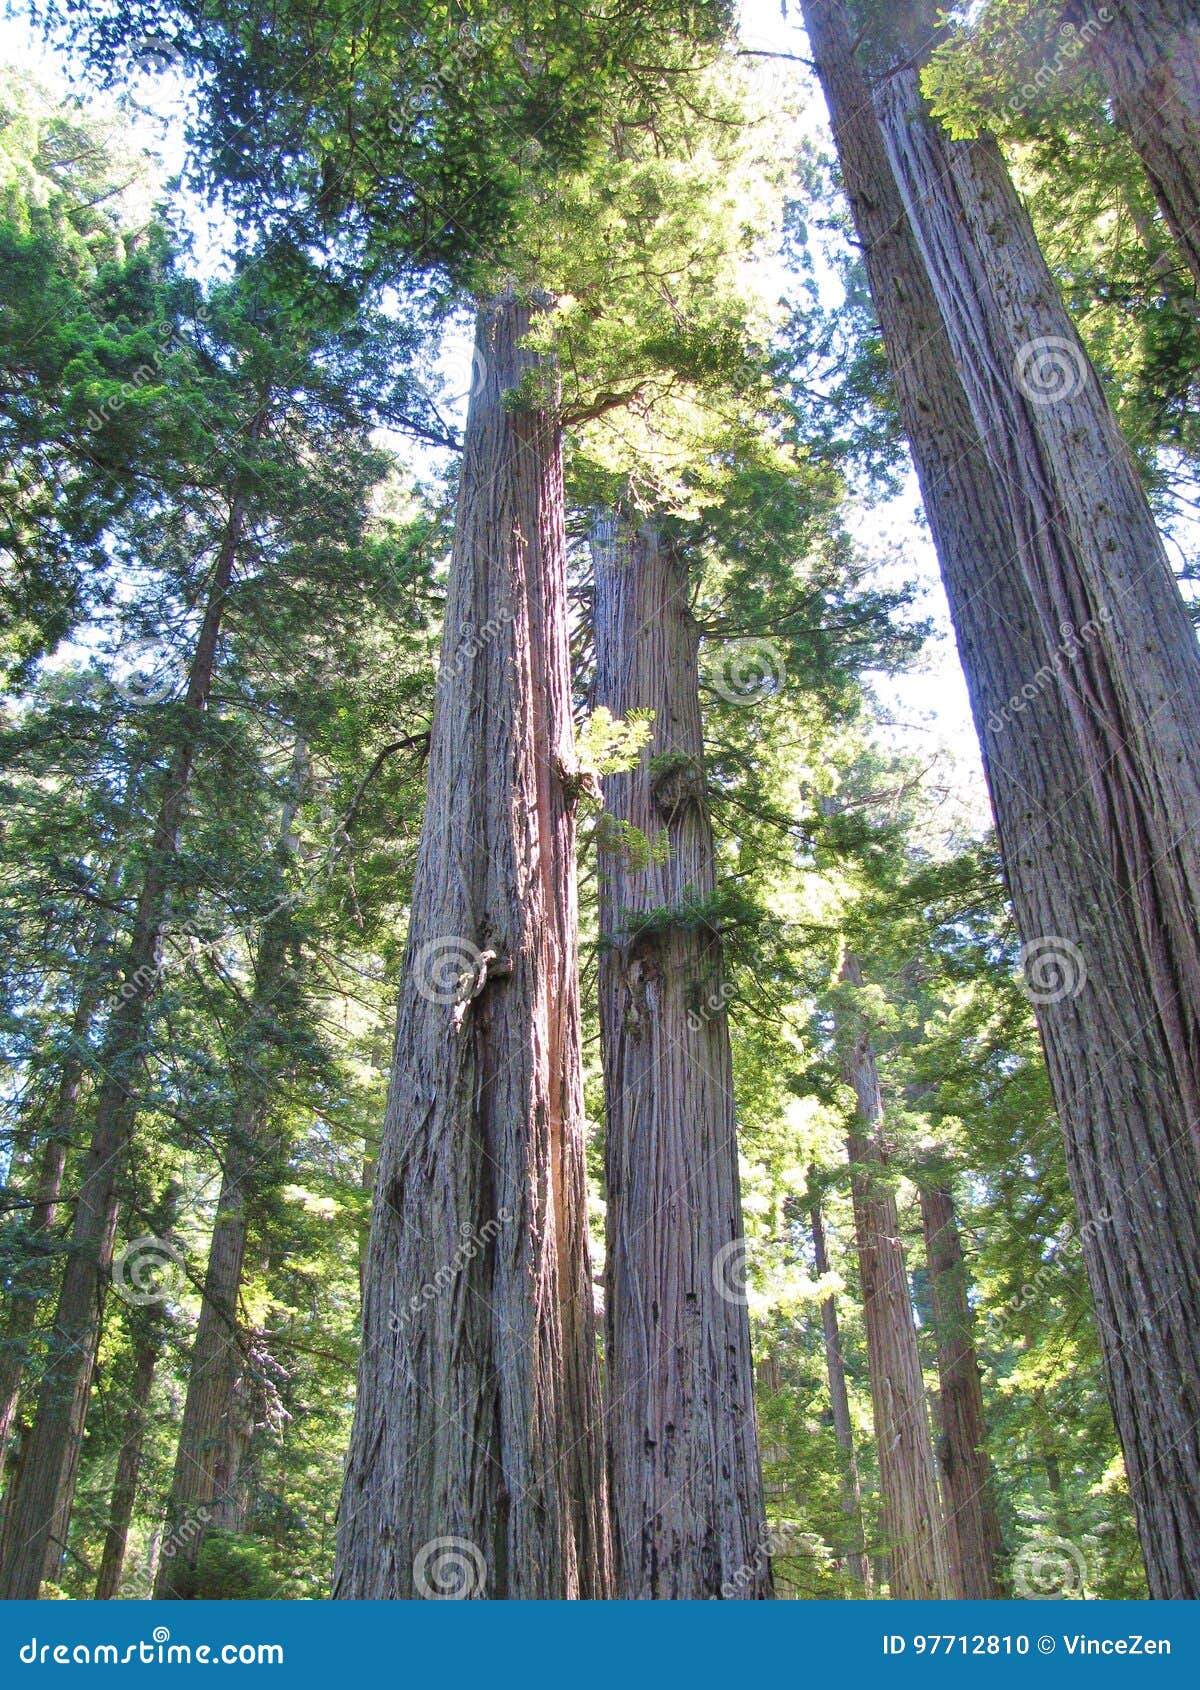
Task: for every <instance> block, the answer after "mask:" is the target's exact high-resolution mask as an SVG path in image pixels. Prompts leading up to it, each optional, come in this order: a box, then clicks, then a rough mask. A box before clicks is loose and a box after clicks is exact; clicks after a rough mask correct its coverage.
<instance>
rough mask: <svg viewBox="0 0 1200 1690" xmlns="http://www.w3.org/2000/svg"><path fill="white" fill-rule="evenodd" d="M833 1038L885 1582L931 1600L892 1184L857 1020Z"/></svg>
mask: <svg viewBox="0 0 1200 1690" xmlns="http://www.w3.org/2000/svg"><path fill="white" fill-rule="evenodd" d="M841 977H842V980H843V981H844V982H846V983H847V984H849V985H851V986H861V985H862V980H863V977H862V967H861V964H860V963H859V961H858V958H857V957H856V956H855V955H854V954H853V952H849V951H848V952H847V953H846V957H845V960H844V962H843V964H842V976H841ZM843 1038H844V1048H843V1054H842V1077H843V1079H844V1080H845V1082H846V1084H847V1085H849V1086H853V1088H854V1095H855V1097H856V1099H857V1102H858V1109H857V1121H856V1125H855V1127H854V1130H853V1131H852V1132H851V1133H850V1134H849V1135H848V1137H847V1141H846V1149H847V1153H848V1155H849V1158H850V1189H851V1194H852V1196H853V1199H854V1231H855V1237H856V1239H857V1241H858V1267H859V1278H860V1281H861V1287H862V1304H863V1325H864V1326H865V1327H866V1333H867V1360H868V1365H869V1367H870V1370H871V1405H872V1410H873V1418H874V1422H875V1447H876V1451H877V1455H878V1460H879V1491H880V1496H881V1498H882V1501H883V1529H884V1537H885V1540H886V1544H885V1550H886V1554H887V1563H888V1589H889V1591H890V1594H891V1596H892V1597H893V1599H894V1600H897V1601H917V1600H939V1599H942V1598H945V1597H948V1596H950V1595H951V1594H952V1593H951V1589H950V1573H949V1564H948V1561H947V1555H946V1534H945V1525H944V1522H943V1518H942V1502H941V1497H940V1496H939V1495H938V1483H937V1471H936V1469H935V1467H934V1460H933V1441H932V1438H931V1437H930V1428H929V1403H928V1401H927V1399H926V1395H925V1378H924V1375H923V1373H922V1371H921V1355H920V1351H919V1349H918V1347H917V1329H916V1324H915V1322H914V1319H913V1307H912V1292H911V1290H910V1288H909V1283H908V1268H907V1266H906V1264H905V1260H904V1245H903V1242H902V1240H901V1238H900V1220H899V1217H898V1215H897V1212H896V1193H895V1190H894V1189H893V1187H892V1185H891V1183H890V1181H889V1179H888V1175H887V1151H886V1147H885V1145H884V1139H883V1121H884V1110H883V1092H882V1089H881V1087H880V1084H879V1067H878V1064H877V1062H876V1060H875V1050H874V1046H873V1045H872V1043H871V1038H870V1034H869V1032H868V1031H867V1030H866V1029H865V1028H859V1027H855V1028H853V1030H851V1031H850V1032H849V1034H848V1036H847V1034H846V1032H845V1030H844V1029H843Z"/></svg>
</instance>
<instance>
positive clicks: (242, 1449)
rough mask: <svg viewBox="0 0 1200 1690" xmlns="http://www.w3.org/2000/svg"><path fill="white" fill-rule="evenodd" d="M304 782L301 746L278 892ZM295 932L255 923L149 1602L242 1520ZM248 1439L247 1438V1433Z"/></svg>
mask: <svg viewBox="0 0 1200 1690" xmlns="http://www.w3.org/2000/svg"><path fill="white" fill-rule="evenodd" d="M306 778H307V753H306V749H305V746H304V743H303V741H299V742H298V743H297V746H296V753H295V757H294V759H293V764H292V775H291V792H290V794H289V796H288V799H287V801H286V803H285V804H284V807H283V816H282V819H281V822H280V830H279V845H278V851H277V854H278V858H279V866H280V870H281V875H280V884H281V885H282V884H283V883H284V875H285V873H286V866H287V864H288V862H289V861H290V860H291V859H292V858H293V857H294V856H295V852H296V848H297V843H298V841H297V838H296V835H295V833H294V832H293V827H294V824H295V819H296V812H297V809H298V807H299V804H300V801H301V797H302V795H303V790H304V785H305V782H306ZM292 932H293V926H292V920H291V915H290V910H289V907H288V905H287V903H286V901H284V900H280V903H279V905H278V907H276V908H275V909H273V910H272V911H271V912H270V913H269V914H268V916H267V917H266V919H265V921H264V923H263V929H262V934H261V938H260V941H259V945H258V950H257V953H256V956H255V961H254V991H253V994H252V996H251V1001H250V1009H249V1013H248V1015H247V1020H246V1027H245V1029H244V1030H243V1032H242V1034H241V1035H240V1037H239V1040H238V1046H239V1049H238V1061H237V1067H238V1073H237V1086H236V1092H235V1097H234V1106H233V1114H232V1119H231V1122H230V1130H229V1134H228V1137H227V1139H226V1142H225V1163H224V1169H223V1172H222V1178H221V1193H220V1196H219V1198H218V1200H217V1214H216V1219H215V1221H214V1223H213V1231H212V1238H211V1240H210V1241H209V1250H208V1265H207V1268H206V1270H205V1276H204V1294H203V1298H202V1300H201V1304H200V1318H199V1321H198V1322H197V1326H196V1336H195V1339H194V1341H193V1344H192V1353H191V1358H190V1361H189V1364H188V1384H187V1396H186V1398H185V1401H184V1408H183V1421H182V1423H181V1426H180V1431H179V1444H178V1447H177V1450H176V1456H175V1469H174V1476H173V1478H172V1481H171V1493H170V1496H169V1498H168V1500H167V1513H166V1529H167V1535H168V1537H169V1538H170V1540H171V1541H172V1542H173V1543H174V1544H175V1545H176V1551H175V1554H174V1555H171V1556H164V1557H163V1558H162V1560H161V1561H160V1562H159V1569H158V1575H157V1579H156V1582H155V1587H154V1595H155V1597H156V1598H169V1597H176V1598H186V1597H189V1596H190V1595H191V1593H192V1585H193V1582H194V1578H195V1570H196V1563H197V1561H198V1560H199V1558H200V1551H201V1549H202V1548H203V1546H204V1538H205V1534H206V1532H208V1531H210V1530H214V1531H218V1530H219V1531H233V1530H236V1529H237V1527H238V1524H239V1522H240V1519H241V1517H242V1509H241V1505H240V1490H239V1485H238V1476H239V1470H240V1467H241V1464H242V1460H243V1459H244V1456H245V1453H246V1449H247V1445H248V1437H247V1432H248V1428H247V1426H246V1424H245V1417H244V1415H243V1414H241V1413H240V1412H239V1395H238V1392H239V1384H240V1382H241V1380H242V1375H243V1373H244V1370H245V1367H246V1357H245V1351H244V1346H243V1342H242V1338H241V1333H240V1330H239V1326H238V1297H239V1295H240V1292H241V1287H242V1273H243V1267H244V1263H245V1256H246V1240H247V1236H248V1234H249V1229H250V1196H251V1192H252V1188H253V1181H254V1176H255V1172H256V1170H257V1169H258V1167H259V1165H260V1163H261V1162H262V1159H263V1155H264V1152H265V1151H266V1149H267V1146H266V1144H265V1142H264V1137H265V1132H266V1126H267V1119H268V1111H269V1108H270V1104H271V1076H270V1068H269V1065H268V1063H267V1062H265V1061H264V1056H265V1054H266V1052H267V1047H268V1046H269V1045H270V1043H271V1042H272V1040H273V1039H274V1038H275V1037H276V1033H277V1025H278V1017H279V1015H280V1005H279V1002H278V1000H279V998H280V994H281V993H282V992H283V991H284V989H285V985H286V972H287V960H288V948H289V944H290V942H291V938H292ZM249 1430H252V1428H249Z"/></svg>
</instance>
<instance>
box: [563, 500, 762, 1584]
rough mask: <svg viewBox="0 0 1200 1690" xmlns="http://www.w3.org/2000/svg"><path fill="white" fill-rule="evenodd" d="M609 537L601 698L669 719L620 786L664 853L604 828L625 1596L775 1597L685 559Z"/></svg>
mask: <svg viewBox="0 0 1200 1690" xmlns="http://www.w3.org/2000/svg"><path fill="white" fill-rule="evenodd" d="M592 553H593V558H594V562H595V614H594V632H595V650H596V680H595V701H596V704H597V706H603V707H605V708H607V709H608V710H609V711H610V712H611V713H612V714H613V715H614V716H615V717H617V718H624V717H626V716H627V715H628V714H629V713H630V712H631V711H634V710H649V711H652V712H653V718H654V719H653V726H652V730H651V739H650V742H649V744H648V745H647V746H645V747H644V748H643V749H642V752H641V754H640V756H639V759H638V762H637V765H636V766H635V767H634V768H633V769H632V770H630V771H628V772H622V773H619V774H612V775H608V776H606V778H605V782H604V798H605V809H606V814H607V815H608V816H611V817H613V818H615V819H616V820H617V822H619V823H622V824H626V826H627V827H631V828H633V829H636V830H637V831H638V833H640V834H641V835H643V836H644V837H645V839H646V840H648V841H650V842H652V844H653V845H654V846H655V853H654V855H653V856H650V860H648V861H646V860H641V859H638V858H636V857H634V858H633V859H631V857H630V855H629V847H628V845H627V844H625V843H623V839H624V840H627V839H628V837H629V836H628V835H627V834H626V835H624V836H619V835H614V837H613V839H612V841H611V843H610V845H609V848H607V849H606V848H605V842H604V841H605V836H604V835H603V833H602V835H601V846H600V945H601V952H600V971H599V972H600V1026H601V1042H602V1051H603V1059H604V1085H605V1174H606V1198H607V1252H606V1267H605V1308H606V1329H607V1344H606V1348H605V1363H606V1374H607V1386H608V1389H607V1404H606V1422H607V1439H608V1460H609V1487H610V1496H611V1506H612V1518H613V1537H614V1554H615V1560H616V1567H617V1579H618V1585H617V1589H618V1595H619V1596H621V1597H623V1598H630V1599H676V1600H688V1601H702V1600H706V1599H710V1598H714V1597H720V1596H725V1597H738V1598H762V1597H769V1596H770V1595H771V1594H772V1587H771V1572H770V1559H769V1554H768V1550H767V1545H768V1538H767V1528H766V1517H765V1511H764V1503H763V1490H762V1477H761V1472H760V1465H759V1451H758V1439H757V1432H756V1425H755V1415H754V1388H753V1386H754V1381H753V1364H752V1360H751V1353H750V1322H749V1316H748V1311H747V1308H746V1302H745V1295H744V1266H745V1264H744V1259H742V1260H740V1261H739V1260H736V1258H744V1249H745V1246H744V1244H743V1242H742V1212H741V1194H740V1189H739V1183H738V1159H737V1130H736V1122H735V1118H734V1100H733V1074H732V1057H731V1053H730V1044H729V1026H728V1021H727V1016H726V997H727V994H726V988H725V979H724V973H723V969H722V957H721V940H720V936H719V934H718V933H717V932H716V931H714V929H713V927H711V926H710V925H708V924H707V923H705V921H704V920H703V918H699V919H698V918H697V916H696V914H695V910H696V907H697V904H702V903H703V900H704V899H706V898H711V897H712V895H713V893H714V891H715V889H716V872H715V866H714V860H713V837H712V826H711V823H710V820H709V812H708V800H707V795H706V791H705V773H704V740H703V728H702V724H701V716H700V690H699V669H698V656H697V653H698V645H699V636H698V631H697V627H696V623H695V619H694V618H693V616H692V614H691V610H690V606H689V591H688V569H687V562H686V559H685V558H684V557H683V556H682V555H681V553H680V552H679V551H678V550H677V549H676V548H675V547H674V546H673V545H672V544H671V543H670V542H669V541H668V540H667V539H666V538H665V537H664V535H663V534H662V533H661V532H660V530H659V528H658V527H657V526H656V525H655V524H654V523H653V522H647V523H645V524H643V525H642V526H640V527H637V528H635V527H634V526H633V525H632V523H630V522H629V521H627V520H625V519H624V518H623V517H621V516H617V515H612V516H605V517H602V518H600V519H598V520H597V522H596V524H595V528H594V533H593V547H592ZM664 845H665V848H666V849H665V853H664V851H663V846H664ZM647 854H648V853H647ZM651 912H653V917H652V919H648V918H650V917H651ZM739 1268H740V1270H741V1271H740V1273H739Z"/></svg>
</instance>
